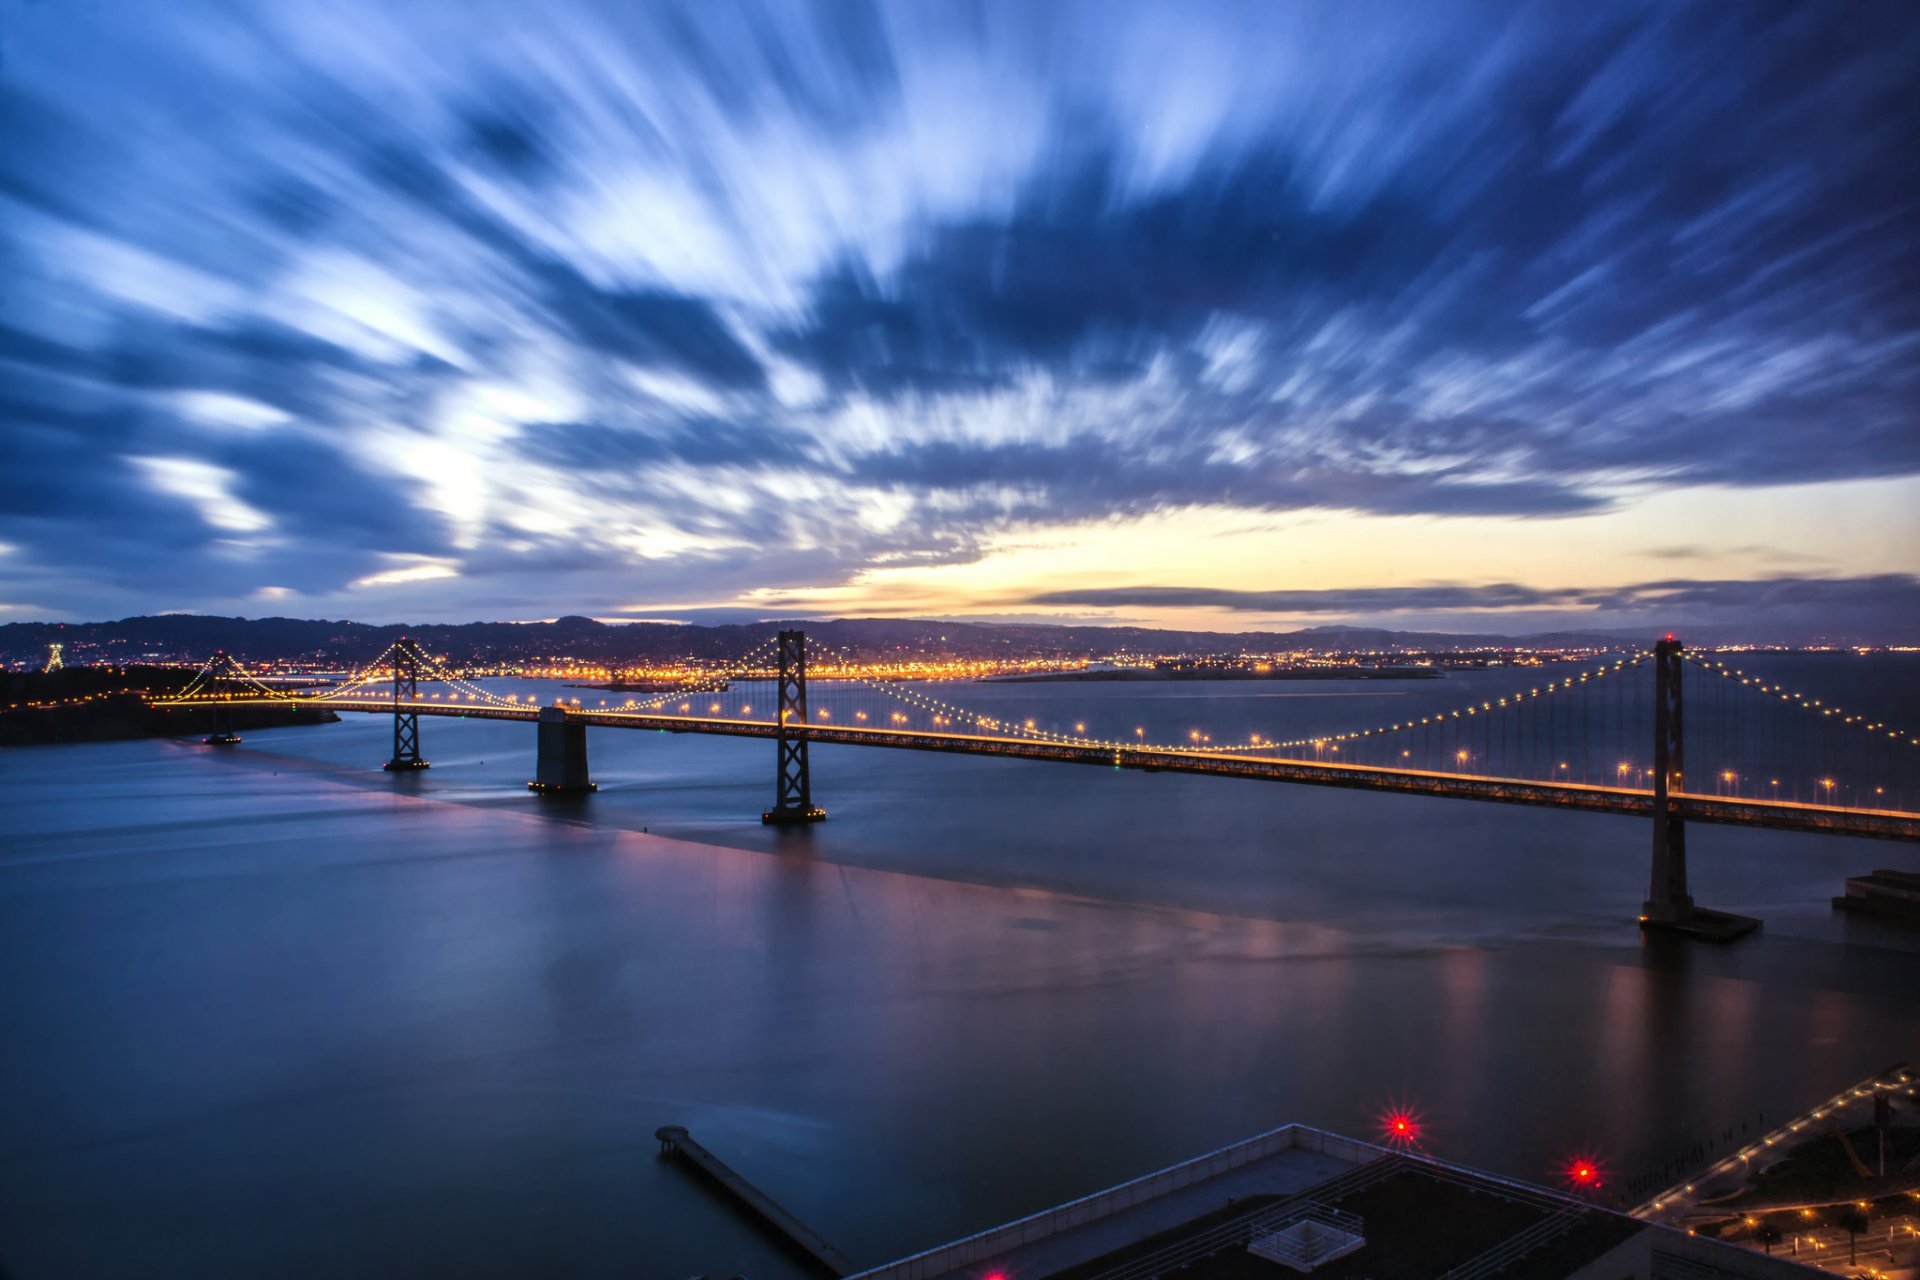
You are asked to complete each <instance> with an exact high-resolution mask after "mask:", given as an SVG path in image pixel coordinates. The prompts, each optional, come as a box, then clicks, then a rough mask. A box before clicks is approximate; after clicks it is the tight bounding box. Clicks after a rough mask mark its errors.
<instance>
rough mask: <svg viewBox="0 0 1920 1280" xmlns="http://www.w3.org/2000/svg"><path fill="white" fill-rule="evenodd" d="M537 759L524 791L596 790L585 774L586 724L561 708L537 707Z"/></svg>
mask: <svg viewBox="0 0 1920 1280" xmlns="http://www.w3.org/2000/svg"><path fill="white" fill-rule="evenodd" d="M538 732H539V737H540V741H539V752H540V754H539V759H538V760H537V761H536V763H535V766H534V771H533V781H532V782H529V783H528V784H527V790H529V791H537V792H539V793H540V794H541V795H550V796H551V795H579V794H582V793H585V792H588V791H597V790H599V787H598V785H596V784H595V783H594V782H593V781H592V780H591V779H590V778H589V777H588V776H587V726H586V725H584V724H581V723H580V722H579V721H577V720H574V719H572V718H571V717H570V716H568V714H567V709H566V708H565V707H542V708H540V727H539V730H538Z"/></svg>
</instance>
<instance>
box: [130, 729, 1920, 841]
mask: <svg viewBox="0 0 1920 1280" xmlns="http://www.w3.org/2000/svg"><path fill="white" fill-rule="evenodd" d="M286 701H288V700H287V699H273V698H236V699H231V700H226V702H227V705H238V704H245V703H249V702H255V703H271V702H286ZM156 705H176V706H179V705H194V706H204V705H209V704H206V703H186V704H180V703H175V704H165V703H160V704H156ZM314 705H318V706H325V707H329V708H331V709H332V710H334V711H346V712H354V711H357V712H362V713H366V714H370V715H391V714H393V712H394V711H395V710H396V709H398V710H401V711H410V712H415V713H418V714H420V715H426V716H447V717H454V718H460V719H469V720H524V721H529V722H535V721H538V720H539V718H540V708H539V707H538V706H537V705H534V704H528V705H526V706H524V707H490V706H485V705H478V704H463V703H452V702H428V701H414V702H399V703H396V702H394V701H393V700H392V699H391V698H388V699H382V700H374V699H366V700H354V699H346V698H343V699H338V700H333V701H321V700H317V699H316V700H314ZM568 713H569V714H568V718H569V719H570V720H574V721H577V722H579V723H582V724H589V725H597V726H601V727H604V728H610V729H652V730H654V731H656V732H667V733H701V734H713V735H719V736H723V737H734V738H773V737H776V736H777V735H778V732H779V730H778V729H777V727H776V726H775V725H774V724H773V723H772V722H771V721H765V720H741V719H723V718H719V717H707V716H688V715H660V714H657V713H654V712H640V711H607V710H583V709H575V708H568ZM786 734H787V736H789V737H795V738H805V739H807V740H808V741H809V742H819V743H833V744H837V745H844V746H859V747H887V748H892V749H894V750H905V751H944V752H951V753H956V754H961V755H982V756H1009V757H1013V758H1017V759H1022V760H1046V761H1052V762H1055V763H1060V764H1087V765H1101V766H1104V767H1106V768H1111V769H1138V770H1142V771H1145V772H1148V773H1159V772H1166V773H1195V774H1205V775H1209V776H1214V777H1227V778H1258V779H1263V780H1265V781H1269V782H1294V783H1304V784H1307V785H1311V786H1322V787H1347V788H1354V789H1358V790H1364V791H1390V792H1399V793H1401V794H1405V795H1426V796H1442V797H1448V798H1451V799H1458V800H1484V801H1490V802H1493V803H1497V804H1524V805H1536V806H1543V807H1546V808H1554V809H1573V810H1579V811H1582V812H1587V813H1613V814H1621V815H1626V816H1634V817H1643V818H1651V817H1652V816H1653V793H1652V792H1651V791H1649V790H1643V789H1637V788H1628V787H1608V786H1598V785H1594V784H1589V783H1577V782H1537V781H1534V780H1532V779H1526V778H1497V777H1484V776H1481V775H1477V774H1464V773H1443V772H1435V771H1431V770H1422V769H1392V768H1383V767H1375V766H1371V765H1352V764H1329V763H1324V762H1320V761H1309V760H1289V759H1282V758H1278V757H1271V756H1254V755H1248V754H1245V753H1240V752H1234V753H1222V752H1208V751H1195V750H1187V749H1183V748H1168V747H1136V746H1126V745H1124V744H1122V745H1113V744H1099V743H1078V742H1045V741H1035V740H1033V739H1028V738H998V737H991V736H988V735H984V734H968V733H951V732H946V733H930V732H925V731H921V730H910V729H863V728H858V727H850V726H844V725H835V726H831V727H829V726H825V725H818V724H814V725H800V726H795V725H789V726H787V728H786ZM1673 803H1674V805H1675V807H1676V808H1677V810H1678V812H1679V814H1680V816H1681V817H1683V818H1685V819H1686V820H1687V821H1689V822H1711V823H1719V824H1723V825H1730V826H1745V827H1767V828H1771V829H1774V830H1781V831H1810V832H1826V833H1830V834H1834V835H1850V836H1866V837H1870V838H1875V839H1885V840H1907V841H1920V813H1908V812H1905V811H1902V810H1892V809H1847V808H1841V807H1839V806H1835V805H1817V804H1802V803H1798V802H1794V801H1781V800H1757V799H1744V798H1740V797H1733V796H1714V795H1696V794H1692V793H1679V794H1677V795H1675V796H1674V797H1673Z"/></svg>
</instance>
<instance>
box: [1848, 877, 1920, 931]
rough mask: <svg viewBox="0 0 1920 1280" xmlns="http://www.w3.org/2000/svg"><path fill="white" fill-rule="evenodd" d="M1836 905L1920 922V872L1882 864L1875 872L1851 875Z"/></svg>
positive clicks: (1869, 913)
mask: <svg viewBox="0 0 1920 1280" xmlns="http://www.w3.org/2000/svg"><path fill="white" fill-rule="evenodd" d="M1833 905H1834V907H1835V908H1836V909H1838V910H1841V911H1858V912H1862V913H1865V914H1868V915H1877V916H1890V917H1892V918H1893V919H1896V920H1908V921H1915V922H1920V875H1915V874H1914V873H1912V872H1911V871H1894V870H1891V869H1889V868H1886V867H1882V868H1881V869H1880V870H1878V871H1875V872H1874V873H1873V874H1872V875H1865V876H1853V877H1850V878H1849V879H1848V880H1847V891H1846V893H1845V894H1843V895H1841V896H1840V897H1837V898H1835V899H1834V900H1833Z"/></svg>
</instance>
